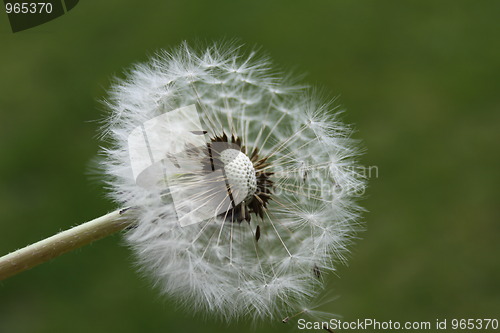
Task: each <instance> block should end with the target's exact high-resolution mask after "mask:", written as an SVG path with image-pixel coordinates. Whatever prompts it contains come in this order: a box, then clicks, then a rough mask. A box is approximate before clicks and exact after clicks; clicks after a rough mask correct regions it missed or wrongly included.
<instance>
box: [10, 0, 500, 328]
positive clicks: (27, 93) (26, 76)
mask: <svg viewBox="0 0 500 333" xmlns="http://www.w3.org/2000/svg"><path fill="white" fill-rule="evenodd" d="M499 18H500V1H457V0H450V1H430V0H426V1H422V0H420V1H400V0H393V1H352V0H350V1H348V0H343V1H332V0H329V1H290V0H288V1H261V0H256V1H251V2H250V1H247V2H240V1H201V0H199V1H189V0H183V1H143V2H139V1H124V0H121V1H117V0H113V1H111V0H109V1H81V2H80V3H79V4H78V5H77V6H76V7H75V8H74V9H73V10H72V11H70V12H69V13H68V14H66V15H64V16H62V17H60V18H58V19H56V20H54V21H51V22H48V23H46V24H44V25H42V26H39V27H36V28H33V29H30V30H26V31H23V32H19V33H15V34H13V33H12V32H11V31H10V27H9V24H8V20H7V16H6V15H5V13H1V14H0V227H1V229H0V254H4V253H7V252H9V251H11V250H14V249H16V248H19V247H22V246H24V245H26V244H28V243H31V242H34V241H37V240H39V239H41V238H44V237H47V236H50V235H51V234H53V233H55V232H57V231H59V230H62V229H66V228H68V227H70V226H72V225H75V224H78V223H80V222H83V221H85V220H89V219H92V218H94V217H97V216H99V215H102V214H104V213H106V212H108V211H110V210H112V209H114V208H115V207H114V206H113V204H112V203H111V202H110V201H109V200H107V199H106V198H105V197H104V193H105V192H104V190H103V189H102V185H101V184H100V182H99V181H98V180H95V179H92V177H90V176H89V175H88V169H89V163H90V161H91V160H92V158H93V157H94V156H95V155H96V153H97V151H98V150H99V144H100V143H99V141H98V140H97V138H96V133H97V129H98V124H97V123H96V122H95V120H97V119H100V118H101V117H102V115H103V107H102V105H100V103H99V102H98V101H99V100H100V99H102V98H103V97H104V96H105V95H106V89H107V88H108V87H109V86H110V83H111V81H112V77H113V76H115V75H118V76H120V75H121V73H122V71H123V69H124V68H127V67H129V66H130V65H131V64H132V63H134V62H138V61H144V60H146V59H147V58H148V56H149V55H151V54H153V53H154V52H155V51H156V50H158V49H159V48H170V47H173V46H176V45H178V44H179V43H180V42H181V41H182V40H188V41H195V40H201V41H212V40H220V39H221V38H233V37H237V38H240V39H241V41H242V42H245V43H247V44H249V45H260V46H262V49H263V50H265V51H266V52H267V53H269V54H270V55H271V57H272V58H273V59H274V61H275V63H277V64H279V65H281V66H282V67H285V68H294V69H296V71H298V72H306V73H307V77H306V79H305V82H308V83H312V84H315V85H318V86H321V87H323V88H325V90H326V91H329V92H331V94H332V96H339V99H338V102H339V103H340V104H341V105H342V107H343V108H345V109H347V112H346V114H345V117H344V120H345V121H346V122H349V123H354V124H355V126H356V128H357V130H358V132H357V133H356V138H358V139H362V140H363V141H364V145H365V146H366V147H367V154H366V155H365V156H364V157H363V163H364V164H365V165H371V166H377V167H378V171H379V174H378V178H376V177H372V179H371V180H370V182H369V185H370V188H369V190H368V192H367V198H366V200H364V202H363V204H364V206H365V207H366V208H367V209H368V211H369V212H368V213H367V214H366V215H365V219H366V221H367V224H366V226H367V231H366V232H364V233H362V234H361V235H360V237H361V238H362V240H360V241H358V243H357V244H356V245H355V246H353V247H352V250H353V251H352V255H351V259H350V263H349V267H345V266H344V267H340V268H339V270H338V273H337V275H336V276H335V275H333V276H331V277H330V278H329V280H328V284H329V286H328V289H330V290H331V291H332V293H333V294H334V295H339V296H340V297H339V298H338V299H337V300H336V301H334V302H331V303H329V304H327V305H326V306H324V307H323V308H322V309H324V310H326V311H332V312H334V313H337V314H340V315H342V316H343V319H344V320H346V321H349V320H355V319H357V318H374V319H377V320H380V321H382V320H393V321H407V320H411V321H431V322H435V320H436V319H444V318H448V319H452V318H498V319H500V265H499V263H500V260H499V255H500V243H499V235H500V224H499V222H500V213H499V212H500V210H499V203H498V201H499V195H498V186H499V185H500V173H499V171H500V169H499V164H500V163H499V162H500V156H499V149H498V148H499V143H500V112H499V111H500V23H499ZM373 176H374V175H373ZM123 245H124V244H123V241H122V239H121V238H120V236H118V235H117V236H113V237H110V238H108V239H105V240H102V241H99V242H96V243H94V244H93V245H91V246H88V247H86V248H83V249H80V250H77V251H75V252H73V253H70V254H67V255H65V256H63V257H61V258H58V259H56V260H53V261H51V262H50V263H47V264H44V265H42V266H39V267H37V268H35V269H33V270H31V271H28V272H25V273H23V274H20V275H18V276H16V277H13V278H10V279H8V280H5V281H3V282H0V332H2V333H24V332H28V333H32V332H33V333H38V332H51V333H52V332H95V333H100V332H123V333H125V332H215V331H217V332H240V333H241V332H247V331H248V332H249V331H252V330H253V329H252V328H251V326H250V325H249V324H248V323H246V322H241V323H234V324H231V325H229V326H227V325H225V324H222V323H218V322H217V321H215V320H213V319H210V318H208V319H204V318H196V317H193V316H192V315H191V314H190V313H187V312H185V311H181V310H178V309H176V307H175V304H174V302H172V301H171V300H170V299H168V298H164V297H160V296H159V295H158V293H157V292H156V291H155V290H154V289H153V288H151V286H150V282H149V281H148V280H147V279H145V278H142V277H141V276H140V275H139V274H137V273H136V271H135V269H134V268H133V265H132V261H131V253H130V251H129V250H128V249H127V248H126V247H124V246H123ZM293 326H294V325H293V324H289V325H284V324H281V323H275V324H267V323H265V324H264V325H262V326H259V328H258V330H259V331H262V332H289V331H293ZM369 331H370V330H369Z"/></svg>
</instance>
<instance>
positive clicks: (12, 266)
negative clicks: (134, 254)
mask: <svg viewBox="0 0 500 333" xmlns="http://www.w3.org/2000/svg"><path fill="white" fill-rule="evenodd" d="M128 210H129V209H128V208H125V209H119V210H116V211H114V212H112V213H109V214H106V215H103V216H101V217H98V218H96V219H94V220H92V221H89V222H85V223H83V224H80V225H78V226H76V227H73V228H71V229H68V230H65V231H62V232H60V233H58V234H55V235H54V236H52V237H49V238H46V239H43V240H41V241H39V242H36V243H34V244H31V245H28V246H26V247H24V248H22V249H19V250H17V251H14V252H12V253H9V254H7V255H5V256H3V257H0V281H1V280H4V279H6V278H8V277H10V276H13V275H15V274H18V273H21V272H23V271H26V270H28V269H30V268H33V267H35V266H36V265H38V264H41V263H44V262H46V261H49V260H50V259H53V258H55V257H58V256H60V255H62V254H64V253H66V252H69V251H72V250H75V249H77V248H79V247H82V246H84V245H87V244H90V243H92V242H93V241H95V240H98V239H101V238H104V237H106V236H109V235H111V234H113V233H115V232H117V231H119V230H123V229H124V228H126V227H127V226H130V225H131V224H132V223H133V222H132V221H133V220H132V219H130V218H129V219H127V216H126V215H128V214H126V212H127V211H128Z"/></svg>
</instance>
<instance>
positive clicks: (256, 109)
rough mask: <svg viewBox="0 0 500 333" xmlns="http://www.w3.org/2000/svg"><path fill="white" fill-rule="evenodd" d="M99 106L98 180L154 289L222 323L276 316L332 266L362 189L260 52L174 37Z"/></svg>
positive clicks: (313, 98)
mask: <svg viewBox="0 0 500 333" xmlns="http://www.w3.org/2000/svg"><path fill="white" fill-rule="evenodd" d="M106 104H107V105H108V107H109V108H110V110H111V113H110V116H109V117H108V119H106V123H105V126H104V127H103V132H102V133H103V137H104V138H105V139H107V140H108V142H109V145H108V148H103V150H102V155H103V157H104V158H103V161H102V163H101V165H102V167H103V169H104V170H105V174H106V176H107V181H106V184H107V186H108V188H109V193H110V196H111V197H112V198H113V200H114V201H115V202H117V203H118V204H119V205H120V206H121V207H131V209H130V210H129V211H128V212H126V213H123V212H122V214H118V215H120V216H121V215H126V219H125V220H126V221H128V222H126V223H125V222H123V224H122V225H123V226H129V228H127V231H126V233H125V238H126V241H127V243H128V244H129V245H130V246H131V247H132V249H133V251H134V253H135V256H136V258H137V263H138V265H139V267H140V268H141V270H143V271H144V272H146V273H147V274H148V275H150V276H151V277H152V279H153V280H154V281H155V285H156V286H157V287H158V288H159V289H160V290H161V291H162V292H163V293H165V294H167V295H169V296H171V297H172V298H174V299H176V300H177V301H178V302H179V303H180V304H182V305H184V306H186V307H188V308H189V309H190V310H195V311H200V312H208V313H211V314H215V315H217V316H219V317H222V318H224V319H226V320H231V319H237V318H240V317H247V316H250V317H252V318H254V319H275V318H277V317H279V318H280V320H281V319H282V318H286V317H287V316H288V315H290V314H291V313H297V309H301V308H302V309H303V308H304V307H303V304H307V302H309V301H310V300H312V299H314V297H315V296H316V295H317V294H318V293H319V292H320V291H321V287H322V285H323V278H324V273H326V272H329V271H334V270H335V265H336V263H338V262H344V261H345V260H346V259H345V254H346V253H347V251H348V250H347V247H348V245H349V244H350V242H351V240H352V238H353V236H354V235H355V232H356V231H357V229H358V227H359V223H358V220H359V217H360V212H361V208H360V207H359V206H358V205H357V203H356V199H357V196H358V193H360V192H362V191H363V189H364V186H365V184H364V180H363V177H362V175H361V174H360V173H358V172H356V171H355V170H359V168H358V165H357V163H356V160H355V158H356V157H357V156H358V155H359V150H358V149H357V148H356V142H355V141H354V140H352V139H351V133H352V130H351V129H350V128H349V127H348V126H346V125H345V124H343V123H342V122H341V121H340V120H339V119H338V114H339V112H338V111H337V110H336V109H335V108H332V107H331V103H328V102H327V103H325V102H323V101H321V98H320V97H319V96H318V94H315V93H314V92H313V91H311V89H310V88H308V87H306V86H301V85H297V84H294V83H293V82H292V81H291V79H290V78H288V77H280V75H279V74H278V73H276V72H274V71H273V70H272V69H271V64H270V61H269V60H268V59H266V58H264V57H261V56H259V55H257V53H256V52H250V53H248V54H246V53H244V52H242V51H241V49H240V47H237V46H234V45H224V44H214V45H212V46H209V47H208V48H206V49H205V50H201V51H198V50H194V49H192V48H191V47H189V46H188V45H187V44H186V43H184V44H182V45H181V46H180V47H178V48H176V49H174V50H173V51H171V52H166V51H165V52H160V53H158V54H157V55H156V56H154V57H153V58H151V59H150V60H149V62H147V63H143V64H138V65H136V66H135V67H134V68H133V69H132V70H131V71H130V72H129V73H128V74H127V77H126V78H125V79H124V80H120V81H118V82H117V83H116V84H115V85H114V87H113V88H112V90H111V93H110V97H109V98H108V101H107V103H106ZM118 215H116V214H115V216H113V219H114V220H116V218H117V217H119V216H118ZM121 220H122V221H123V217H122V219H121ZM130 221H132V222H130ZM1 262H2V261H1V259H0V266H1ZM0 270H1V268H0ZM299 313H300V310H299Z"/></svg>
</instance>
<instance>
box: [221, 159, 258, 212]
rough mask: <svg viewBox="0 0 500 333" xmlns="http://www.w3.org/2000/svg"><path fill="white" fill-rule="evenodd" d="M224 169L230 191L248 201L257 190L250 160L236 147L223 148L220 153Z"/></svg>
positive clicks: (253, 169)
mask: <svg viewBox="0 0 500 333" xmlns="http://www.w3.org/2000/svg"><path fill="white" fill-rule="evenodd" d="M220 160H221V161H222V163H224V171H225V174H226V178H227V181H228V183H229V185H230V187H231V191H233V192H235V193H238V194H239V195H238V196H239V197H241V198H244V199H243V200H244V201H247V202H249V201H250V200H251V199H252V198H253V195H254V194H255V192H256V191H257V177H256V176H255V168H254V166H253V163H252V161H250V159H249V158H248V156H247V155H245V154H244V153H242V152H241V151H239V150H236V149H225V150H223V151H222V152H221V153H220Z"/></svg>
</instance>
